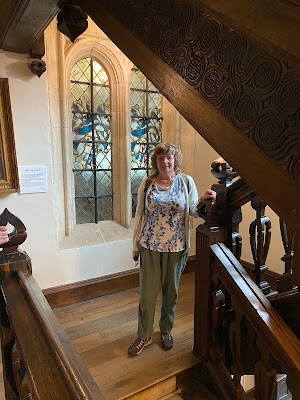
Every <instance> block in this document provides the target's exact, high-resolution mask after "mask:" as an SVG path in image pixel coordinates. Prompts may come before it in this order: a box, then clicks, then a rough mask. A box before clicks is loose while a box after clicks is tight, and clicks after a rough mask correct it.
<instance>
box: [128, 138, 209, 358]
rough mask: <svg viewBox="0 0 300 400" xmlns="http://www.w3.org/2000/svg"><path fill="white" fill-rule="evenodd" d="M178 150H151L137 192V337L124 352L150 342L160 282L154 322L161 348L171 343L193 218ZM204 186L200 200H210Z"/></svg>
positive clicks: (191, 190) (191, 194)
mask: <svg viewBox="0 0 300 400" xmlns="http://www.w3.org/2000/svg"><path fill="white" fill-rule="evenodd" d="M181 158H182V157H181V153H180V150H179V149H178V148H177V147H176V146H175V145H173V144H170V143H160V144H158V145H157V146H156V147H155V149H154V151H153V153H152V155H151V163H152V169H153V175H151V177H149V178H146V179H144V180H143V182H142V183H141V186H140V188H139V191H138V202H137V210H136V225H135V230H134V234H133V252H132V257H133V259H134V260H137V259H138V257H140V302H139V311H138V337H137V339H136V340H135V341H134V342H133V343H132V344H131V345H130V346H129V348H128V353H129V354H131V355H133V356H136V355H138V354H140V353H141V351H142V350H143V349H144V347H146V346H148V345H149V344H151V343H152V339H151V337H152V335H153V320H154V312H155V303H156V298H157V294H158V290H159V287H160V284H161V287H162V307H161V317H160V321H159V327H160V332H161V344H162V347H163V349H165V350H170V349H171V348H172V347H173V338H172V336H171V330H172V327H173V323H174V314H175V306H176V302H177V294H178V285H179V280H180V275H181V273H182V271H183V269H184V267H185V264H186V260H187V255H188V249H189V239H190V231H189V215H192V216H193V217H198V214H197V206H198V204H199V200H198V193H197V189H196V186H195V183H194V181H193V179H192V178H191V177H190V176H188V175H184V174H180V167H181ZM215 197H216V193H215V192H213V191H212V190H206V191H205V193H204V194H203V195H202V196H201V198H200V201H202V200H205V199H209V198H212V199H215Z"/></svg>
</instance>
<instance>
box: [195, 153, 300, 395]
mask: <svg viewBox="0 0 300 400" xmlns="http://www.w3.org/2000/svg"><path fill="white" fill-rule="evenodd" d="M212 169H213V175H214V176H215V177H217V178H218V179H219V182H218V183H217V184H214V185H213V186H212V189H213V190H215V191H216V192H217V201H216V202H213V203H211V201H207V204H206V210H207V213H206V216H205V223H204V224H203V225H200V226H199V227H198V228H197V256H196V265H197V268H196V279H195V321H194V322H195V325H194V330H195V335H194V353H195V354H196V355H197V356H198V357H199V358H200V359H202V360H205V361H206V362H207V363H208V365H209V366H210V368H211V370H212V371H213V372H214V376H215V378H216V381H217V383H218V384H219V388H220V390H221V391H223V395H224V398H225V399H228V400H229V399H230V400H234V399H243V398H244V397H245V393H244V390H243V388H242V386H241V384H240V378H241V376H243V375H246V374H254V375H255V382H256V389H255V390H256V394H255V396H256V399H261V400H262V399H263V400H271V399H272V400H273V396H274V393H275V392H276V390H277V384H276V374H277V373H285V374H288V380H287V383H288V386H289V388H290V390H291V391H292V392H293V394H295V396H296V397H295V398H298V397H299V398H300V392H299V389H300V387H299V386H298V383H297V382H298V381H297V379H298V377H299V371H300V370H299V367H300V364H299V362H300V358H299V355H300V353H299V351H300V347H299V341H298V339H297V337H296V336H295V335H294V333H293V332H292V330H291V329H290V328H289V326H288V325H287V324H286V323H285V322H284V320H283V319H282V318H281V316H280V315H279V314H278V313H277V312H276V310H275V309H274V308H273V307H272V306H271V304H270V302H269V300H268V299H267V298H266V297H265V296H264V294H265V295H267V296H268V297H269V296H270V297H272V296H273V297H274V294H272V296H271V295H270V285H269V284H268V283H267V282H266V280H265V272H266V271H267V267H266V265H265V261H266V257H267V253H268V249H269V244H270V233H271V230H270V229H271V223H270V220H269V219H268V218H267V217H266V215H265V207H266V205H265V203H264V202H263V200H262V199H261V198H260V197H258V196H257V195H256V194H255V193H254V192H253V191H252V190H251V188H249V187H248V186H247V185H246V184H245V182H243V181H242V180H241V179H238V180H236V181H235V182H233V179H234V178H235V177H236V174H234V171H232V170H231V169H230V167H229V166H228V164H227V163H226V162H225V161H223V160H217V161H216V162H214V163H213V164H212ZM248 201H251V204H252V206H253V208H254V209H255V210H256V219H255V221H253V223H252V224H251V226H250V230H249V232H250V240H251V248H252V255H253V258H254V274H253V275H254V276H253V277H254V281H255V282H254V281H253V280H252V279H251V278H250V277H249V275H248V274H247V272H246V271H245V270H244V269H243V267H242V265H241V264H240V263H239V260H238V259H240V257H241V246H242V238H241V236H240V234H239V223H240V222H241V220H242V214H241V207H242V206H243V205H244V204H245V203H247V202H248ZM286 229H287V228H286V227H285V226H284V225H282V232H283V238H284V241H283V243H284V248H285V253H286V254H285V256H284V257H283V258H282V259H283V261H285V262H286V270H285V273H284V274H283V278H282V281H281V278H280V279H278V281H279V284H278V287H279V288H280V287H281V289H284V290H288V291H289V293H290V292H291V289H292V292H293V293H294V294H295V293H296V294H297V295H298V294H299V293H298V291H297V288H296V289H295V288H294V287H293V285H292V279H291V276H292V239H291V237H292V235H291V233H290V232H289V233H287V230H286ZM220 254H221V255H222V257H221V256H220ZM219 256H220V257H219ZM282 282H283V283H282ZM255 283H256V284H255ZM239 285H241V287H239ZM294 297H295V296H294ZM258 310H261V312H259V313H258ZM270 321H271V322H272V323H271V325H270V324H269V322H270ZM278 338H279V339H280V340H278ZM247 349H248V351H247ZM291 349H292V353H291V354H290V353H289V352H290V351H291ZM282 358H284V359H285V361H284V362H283V361H282ZM299 382H300V381H299ZM297 396H298V397H297Z"/></svg>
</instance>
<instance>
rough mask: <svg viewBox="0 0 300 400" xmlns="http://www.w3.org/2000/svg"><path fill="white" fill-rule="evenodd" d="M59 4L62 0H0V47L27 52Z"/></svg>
mask: <svg viewBox="0 0 300 400" xmlns="http://www.w3.org/2000/svg"><path fill="white" fill-rule="evenodd" d="M61 5H62V0H2V1H1V2H0V15H1V19H0V48H1V49H3V50H7V51H13V52H16V53H29V52H30V50H31V48H32V46H33V44H34V43H35V42H36V40H37V39H38V38H39V37H40V36H41V34H42V33H43V32H44V30H45V29H46V27H47V26H48V25H49V23H50V22H51V21H52V19H53V18H54V17H55V15H56V14H57V13H58V12H59V10H60V8H61Z"/></svg>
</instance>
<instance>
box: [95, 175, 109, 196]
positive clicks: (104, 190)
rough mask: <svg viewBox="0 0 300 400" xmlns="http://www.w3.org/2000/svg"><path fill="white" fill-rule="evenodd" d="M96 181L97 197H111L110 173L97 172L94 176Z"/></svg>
mask: <svg viewBox="0 0 300 400" xmlns="http://www.w3.org/2000/svg"><path fill="white" fill-rule="evenodd" d="M96 179H97V182H96V184H97V195H98V196H107V195H112V178H111V171H99V172H97V174H96Z"/></svg>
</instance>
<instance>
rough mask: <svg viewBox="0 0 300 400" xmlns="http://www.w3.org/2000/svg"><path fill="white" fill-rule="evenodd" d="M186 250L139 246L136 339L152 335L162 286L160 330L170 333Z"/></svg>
mask: <svg viewBox="0 0 300 400" xmlns="http://www.w3.org/2000/svg"><path fill="white" fill-rule="evenodd" d="M187 255H188V249H186V250H183V251H179V252H176V253H172V252H166V253H162V252H159V251H154V250H149V249H146V248H144V247H141V246H140V265H141V266H140V303H139V312H138V336H140V337H141V338H142V339H147V338H149V337H151V336H152V335H153V320H154V313H155V305H156V299H157V295H158V291H159V288H160V285H161V288H162V306H161V316H160V321H159V328H160V331H161V332H163V333H170V332H171V330H172V328H173V324H174V314H175V307H176V303H177V297H178V286H179V281H180V276H181V273H182V271H183V270H184V267H185V265H186V261H187Z"/></svg>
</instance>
